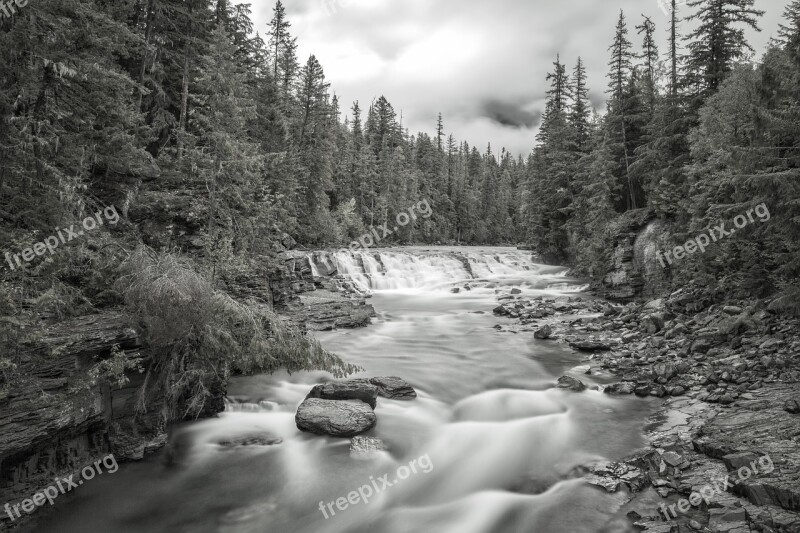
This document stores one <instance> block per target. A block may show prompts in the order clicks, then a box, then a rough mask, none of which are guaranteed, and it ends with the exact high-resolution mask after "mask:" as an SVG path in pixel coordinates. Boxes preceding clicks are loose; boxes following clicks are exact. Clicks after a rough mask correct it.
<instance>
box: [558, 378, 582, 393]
mask: <svg viewBox="0 0 800 533" xmlns="http://www.w3.org/2000/svg"><path fill="white" fill-rule="evenodd" d="M557 386H558V388H560V389H569V390H571V391H573V392H581V391H583V390H585V389H586V385H585V384H584V383H583V381H581V380H579V379H575V378H573V377H570V376H561V377H560V378H558V382H557Z"/></svg>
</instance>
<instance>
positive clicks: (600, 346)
mask: <svg viewBox="0 0 800 533" xmlns="http://www.w3.org/2000/svg"><path fill="white" fill-rule="evenodd" d="M569 345H570V347H571V348H575V349H576V350H580V351H582V352H601V351H605V352H607V351H609V350H611V345H610V344H608V343H607V342H603V341H600V340H591V339H587V340H582V341H575V342H571V343H569Z"/></svg>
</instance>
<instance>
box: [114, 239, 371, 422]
mask: <svg viewBox="0 0 800 533" xmlns="http://www.w3.org/2000/svg"><path fill="white" fill-rule="evenodd" d="M122 268H123V271H124V275H123V277H122V278H120V281H119V282H118V285H119V290H120V292H122V294H124V298H125V303H126V305H127V307H128V309H129V312H130V313H131V314H132V315H133V316H134V317H135V318H136V320H137V321H138V322H139V324H140V325H141V327H142V329H143V331H144V338H145V341H146V343H147V346H148V347H149V348H151V349H152V350H153V351H154V352H155V354H156V360H155V361H154V363H153V365H152V366H151V368H150V370H149V372H148V376H147V379H146V381H145V386H144V387H143V388H142V391H141V394H143V395H146V394H147V390H145V389H147V388H148V387H149V388H150V390H151V391H152V393H153V394H155V395H156V396H157V395H159V394H161V393H164V394H166V396H167V397H168V399H169V400H170V401H169V404H170V406H171V407H173V408H174V409H178V408H179V407H180V408H181V409H182V410H183V413H182V414H180V416H181V417H186V416H188V415H192V416H195V417H196V416H199V415H200V414H201V413H202V411H203V408H204V405H205V404H206V400H208V399H210V398H212V397H213V396H214V395H215V393H214V391H215V389H216V388H217V387H218V386H219V384H220V383H224V382H226V381H227V379H228V378H229V377H230V375H231V374H232V373H242V374H252V373H261V372H266V373H271V372H274V371H276V370H278V369H286V370H288V371H289V372H296V371H304V370H325V371H328V372H330V373H332V374H333V375H334V376H336V377H343V376H346V375H348V374H351V373H353V372H357V371H358V370H359V368H358V367H355V366H353V365H349V364H347V363H345V362H343V361H342V360H341V359H340V358H339V357H337V356H336V355H334V354H330V353H328V352H326V351H325V350H323V349H322V347H321V346H320V345H319V344H318V343H317V342H316V341H314V340H311V339H309V338H308V337H306V336H305V335H303V334H302V333H301V332H300V331H298V330H297V329H295V328H293V327H291V326H289V325H288V324H286V323H284V322H283V321H282V320H281V319H280V318H279V317H278V316H277V315H276V314H275V313H273V312H272V311H271V310H270V309H268V308H267V307H266V306H263V305H256V304H252V305H245V304H242V303H240V302H238V301H236V300H234V299H233V298H231V297H230V296H228V295H227V294H224V293H221V292H218V291H215V290H214V289H213V287H212V285H211V283H210V281H209V280H208V279H206V278H205V277H204V276H202V275H201V274H199V273H198V272H197V271H196V270H194V269H193V268H192V267H191V265H190V264H189V263H188V262H186V261H185V260H182V259H180V258H178V257H176V256H174V255H170V254H163V255H156V254H155V253H154V252H153V251H152V250H149V249H148V248H145V247H139V248H138V249H137V250H136V251H135V252H134V253H133V254H131V256H130V258H129V259H128V260H127V261H126V262H125V263H124V264H123V266H122ZM140 406H142V407H145V406H146V398H145V396H142V401H141V402H140ZM173 415H178V413H177V411H176V412H173Z"/></svg>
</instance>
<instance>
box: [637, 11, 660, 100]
mask: <svg viewBox="0 0 800 533" xmlns="http://www.w3.org/2000/svg"><path fill="white" fill-rule="evenodd" d="M636 29H637V30H638V34H639V35H643V37H642V54H641V58H642V60H643V61H644V77H643V81H644V88H645V91H646V97H647V105H648V107H649V108H650V113H652V112H653V111H654V110H655V107H656V92H657V89H656V87H657V84H658V79H657V74H656V69H657V67H658V46H657V45H656V41H655V31H656V25H655V23H654V22H653V21H652V20H650V18H649V17H644V20H643V21H642V23H641V24H640V25H638V26H636Z"/></svg>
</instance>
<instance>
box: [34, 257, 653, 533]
mask: <svg viewBox="0 0 800 533" xmlns="http://www.w3.org/2000/svg"><path fill="white" fill-rule="evenodd" d="M453 254H458V255H457V256H454V255H453ZM356 255H357V254H356ZM356 255H353V256H352V257H353V258H357V259H358V261H349V262H348V260H344V259H342V258H340V263H347V264H340V265H339V271H340V273H343V272H344V273H346V274H347V276H348V277H349V278H350V279H351V280H352V281H353V283H355V284H356V285H357V286H358V287H360V288H361V289H363V290H371V291H372V292H373V294H374V295H373V297H372V299H371V301H370V303H371V304H372V305H373V306H374V307H375V309H376V311H377V314H378V316H377V317H376V318H375V319H373V325H372V326H370V327H368V328H362V329H356V330H338V331H331V332H322V333H318V334H317V336H318V338H319V340H320V341H321V342H322V344H323V346H324V347H325V348H327V349H328V350H330V351H333V352H336V353H337V354H339V355H340V356H341V357H342V358H344V359H345V360H347V361H348V362H351V363H355V364H357V365H360V366H361V367H363V368H364V369H365V372H364V373H363V375H364V376H399V377H402V378H404V379H406V380H407V381H409V382H410V383H411V384H412V385H413V386H414V387H415V389H416V390H417V392H418V398H417V399H416V400H414V401H411V402H401V401H393V400H386V399H384V398H380V399H379V401H378V405H377V408H376V414H377V417H378V425H377V426H376V428H375V429H373V430H372V431H370V432H369V434H368V435H370V436H374V437H378V438H380V439H382V440H383V441H384V442H385V443H386V444H387V446H388V449H389V451H388V452H383V453H380V454H378V455H377V456H376V457H374V458H372V459H357V458H351V457H350V454H349V441H348V440H346V439H333V438H327V437H320V436H314V435H310V434H305V433H301V432H300V431H299V430H297V428H296V427H295V424H294V413H295V410H296V408H297V406H298V404H299V403H300V402H301V401H302V400H303V398H304V397H305V395H306V394H307V393H308V391H309V389H310V388H311V386H312V385H313V384H314V383H317V382H320V381H324V377H325V375H324V374H323V373H303V374H296V375H292V376H289V375H286V374H277V375H272V376H266V375H260V376H253V377H242V378H235V379H234V380H233V381H232V383H231V385H230V387H229V398H231V400H232V401H231V402H229V405H228V410H227V411H226V412H224V413H222V414H221V415H220V416H219V417H218V418H214V419H210V420H203V421H198V422H195V423H188V424H185V425H182V426H180V427H178V428H175V429H174V430H173V435H172V438H173V439H175V441H176V442H180V443H181V448H180V449H181V450H182V451H181V460H180V464H179V465H178V466H166V465H165V461H164V454H163V453H162V454H157V455H155V456H152V457H150V458H148V459H147V460H145V461H143V462H141V463H136V464H126V465H123V466H122V468H120V470H119V471H118V472H116V473H114V474H109V475H103V476H99V477H97V478H96V479H95V480H93V481H92V482H90V483H86V484H85V485H84V486H82V487H80V490H79V491H76V494H75V497H74V498H73V499H72V500H71V501H70V502H69V505H60V504H58V503H57V507H58V509H57V510H56V513H54V515H53V516H52V517H50V518H49V519H48V520H47V523H46V524H44V525H43V526H42V527H41V528H39V530H40V531H44V532H48V533H49V532H52V533H55V532H59V533H63V532H73V531H74V532H85V531H97V532H104V533H122V532H148V533H150V532H165V533H166V532H170V533H175V532H220V533H250V532H253V533H256V532H258V533H264V532H278V533H336V532H342V533H344V532H348V533H349V532H354V533H355V532H364V533H366V532H370V533H405V532H433V533H439V532H442V533H449V532H453V533H505V532H509V533H523V532H534V533H539V532H540V533H562V532H563V533H582V532H599V531H616V530H615V529H609V527H610V526H604V524H607V523H608V522H609V520H610V519H612V518H613V517H614V515H615V513H617V511H618V509H619V506H620V496H619V495H615V494H606V493H605V492H603V491H600V490H598V489H597V488H594V487H591V486H589V485H587V484H585V483H584V482H582V481H581V480H580V479H570V478H571V477H572V478H574V476H570V475H569V474H570V472H574V471H575V468H576V467H578V466H580V465H584V464H587V463H589V462H592V461H594V460H598V459H602V458H606V459H612V460H613V459H617V458H620V457H622V456H624V455H625V454H627V453H629V452H630V451H632V450H634V449H636V448H638V447H640V446H642V445H643V444H644V443H643V440H642V429H643V426H644V424H645V420H646V418H647V416H648V414H650V412H651V410H652V408H653V405H654V404H653V403H652V402H651V401H648V400H640V399H636V398H633V397H621V398H620V397H609V396H606V395H604V394H602V393H601V392H599V391H597V390H587V391H584V392H581V393H574V392H569V391H563V390H560V389H556V388H554V383H555V380H556V379H557V378H558V377H559V376H561V375H563V374H565V373H570V374H571V375H574V376H576V377H580V378H581V379H582V380H583V381H584V382H586V383H587V384H590V385H591V384H593V383H594V384H597V383H601V382H600V381H597V379H600V378H597V377H594V376H588V375H584V373H583V371H584V370H585V369H586V368H587V366H586V365H585V363H583V366H580V365H582V362H581V356H580V355H579V354H576V353H574V352H573V351H572V350H570V349H569V348H568V347H567V346H566V345H565V344H563V343H558V342H556V341H539V340H534V339H533V335H532V334H530V333H520V334H514V333H511V332H508V331H499V330H498V329H496V328H495V326H496V325H497V324H508V323H510V322H511V321H510V319H507V318H498V317H496V316H494V315H493V314H492V312H491V310H492V308H493V307H495V306H496V305H497V298H498V297H501V296H503V295H508V294H510V292H511V289H512V288H518V289H521V290H522V291H523V294H524V295H543V296H545V297H559V296H565V295H566V296H574V295H575V293H576V292H577V291H579V290H580V289H581V285H580V281H579V280H573V279H570V278H568V277H566V275H565V270H564V269H563V268H560V267H550V266H544V265H538V264H536V263H535V261H533V260H532V258H531V257H530V254H529V253H527V252H521V251H517V250H514V249H510V248H470V249H463V248H459V249H447V248H440V249H435V250H431V249H403V250H402V251H376V252H368V253H367V252H364V253H362V254H361V256H360V257H356ZM365 257H366V258H369V259H365ZM464 258H466V259H467V261H466V262H465V261H464ZM327 260H328V261H332V260H334V258H332V257H330V256H328V259H327ZM316 261H318V262H320V263H324V260H320V258H319V257H317V259H316ZM467 263H468V266H465V265H467ZM319 267H320V268H324V267H325V265H323V264H320V265H319ZM466 287H469V290H467V288H466ZM454 288H458V289H459V291H458V292H453V289H454ZM260 432H265V433H269V434H272V435H275V436H277V437H280V438H281V439H282V443H280V444H277V445H274V446H249V447H239V448H235V449H226V448H223V447H220V446H219V445H217V444H216V443H217V442H218V441H219V440H220V439H224V438H230V437H235V436H237V435H245V434H252V433H260ZM411 461H415V468H414V470H416V472H413V471H412V469H411V468H409V465H410V463H411ZM403 467H405V468H403ZM401 473H402V474H401ZM385 474H388V477H387V478H385V479H388V480H390V481H394V484H393V485H392V486H390V487H387V486H384V487H381V485H380V484H379V482H378V480H379V479H380V478H381V477H383V476H384V475H385ZM398 474H401V475H400V476H398ZM400 477H405V479H400ZM373 481H375V482H376V483H373ZM370 485H371V487H372V488H371V489H370V491H371V492H373V493H375V494H374V495H373V496H372V497H370V498H369V501H368V503H364V502H363V501H358V503H355V504H351V503H349V504H348V505H347V509H346V510H344V511H342V510H340V509H339V508H337V507H336V505H335V503H334V505H333V506H332V507H327V503H331V502H336V500H337V499H340V503H341V498H345V499H346V498H347V497H348V495H350V497H351V498H352V493H353V492H354V491H358V490H359V488H363V487H364V486H370ZM379 489H381V490H380V492H379ZM362 490H363V489H362ZM321 508H322V509H323V510H324V512H323V510H321ZM334 512H335V514H333V513H334ZM326 516H327V518H326ZM620 531H622V530H620Z"/></svg>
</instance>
